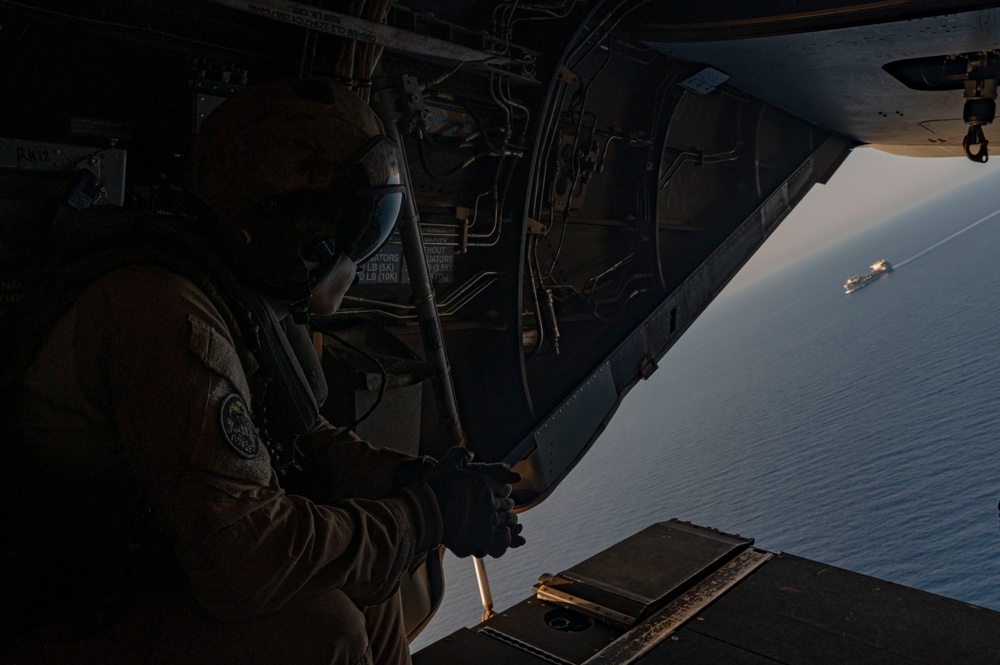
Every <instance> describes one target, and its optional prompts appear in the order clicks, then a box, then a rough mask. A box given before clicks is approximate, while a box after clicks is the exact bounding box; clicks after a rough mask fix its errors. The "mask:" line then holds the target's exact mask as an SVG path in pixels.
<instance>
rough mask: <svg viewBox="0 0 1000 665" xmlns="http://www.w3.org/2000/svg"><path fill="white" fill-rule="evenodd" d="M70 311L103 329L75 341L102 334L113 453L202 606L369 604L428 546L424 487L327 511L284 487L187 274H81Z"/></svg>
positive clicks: (268, 609) (234, 610) (436, 516)
mask: <svg viewBox="0 0 1000 665" xmlns="http://www.w3.org/2000/svg"><path fill="white" fill-rule="evenodd" d="M80 305H81V306H80V308H79V312H80V314H79V317H80V318H78V326H82V327H83V328H86V327H87V326H90V327H91V328H93V329H104V333H105V334H103V335H88V334H87V331H86V330H81V331H80V332H81V333H82V334H81V335H80V336H79V338H80V339H86V338H90V339H103V340H106V344H105V348H103V349H95V350H94V351H93V352H92V353H91V354H90V357H91V358H94V359H97V360H98V361H99V362H98V364H99V365H100V367H103V368H104V371H105V372H106V383H107V385H108V386H109V390H110V395H111V396H110V404H111V408H112V409H113V414H114V420H115V422H116V424H117V426H118V428H119V430H120V436H121V441H122V444H123V447H124V448H125V453H126V455H127V457H128V459H129V462H130V464H131V466H132V468H133V469H134V470H135V472H136V473H137V475H138V476H139V479H140V481H141V482H142V483H143V484H144V486H145V487H146V489H147V491H148V492H149V495H150V498H151V500H152V503H153V506H154V510H155V511H156V513H157V515H158V516H159V518H160V519H161V520H162V521H163V522H164V523H165V524H166V526H167V528H168V529H169V531H170V532H171V534H172V536H173V539H174V543H175V549H176V553H177V556H178V558H179V560H180V562H181V564H182V565H183V566H184V568H185V570H186V572H187V573H188V575H189V577H190V579H191V582H192V584H193V588H194V591H195V594H196V596H197V597H198V598H199V600H200V602H201V603H202V605H203V606H204V608H205V609H206V610H208V611H209V612H211V613H212V614H214V615H216V616H218V617H219V618H222V619H234V620H239V619H247V618H251V617H255V616H261V615H266V614H270V613H273V612H275V611H277V610H279V609H280V608H281V607H282V606H283V605H285V604H286V603H287V602H289V601H291V600H293V599H295V598H300V597H307V596H310V595H313V594H316V593H319V592H321V591H325V590H327V589H329V588H330V587H335V588H338V589H340V590H342V591H343V592H344V593H345V594H346V595H347V596H348V597H350V598H351V599H352V600H354V601H355V602H357V603H358V604H374V603H378V602H381V601H382V600H383V599H385V598H387V597H388V596H389V595H390V594H391V593H392V592H393V591H394V589H395V587H396V584H397V581H398V578H399V576H400V574H401V573H402V572H403V570H404V569H405V567H406V566H407V565H408V564H409V562H410V561H411V559H412V557H413V555H414V553H417V552H420V551H424V550H427V549H430V548H431V547H434V546H436V545H437V544H438V543H439V542H440V539H441V531H442V527H441V516H440V512H439V511H438V507H437V503H436V501H435V498H434V495H433V493H432V492H431V491H430V489H429V488H427V487H426V486H417V487H414V488H409V489H408V490H406V491H404V492H402V493H401V494H400V495H399V496H397V497H393V498H386V499H382V500H365V499H355V500H348V501H341V502H338V503H336V504H334V505H320V504H317V503H314V502H312V501H310V500H309V499H306V498H304V497H300V496H290V495H287V494H285V492H284V491H283V489H282V488H281V487H280V485H279V483H278V480H277V477H276V474H275V473H274V471H273V470H272V468H271V465H270V461H269V458H268V454H267V451H266V450H265V448H264V446H263V445H262V444H261V443H260V441H259V440H258V437H257V433H256V430H255V429H254V428H253V425H252V422H251V421H250V418H251V416H250V411H249V407H248V405H249V403H250V394H249V389H248V387H247V381H246V377H245V376H244V375H243V370H242V367H241V365H240V363H239V360H238V357H237V355H236V352H235V349H234V345H233V342H232V338H231V337H230V333H229V331H228V329H227V327H226V326H225V324H224V322H223V321H222V319H221V317H220V316H219V314H218V312H217V311H216V310H215V308H214V307H213V306H212V304H211V302H210V301H209V300H208V299H207V298H206V297H205V296H204V295H203V294H202V293H201V292H200V291H199V290H198V289H197V288H195V287H194V285H193V284H191V283H190V282H188V281H187V280H185V279H183V278H181V277H179V276H176V275H174V274H172V273H170V272H168V271H166V270H163V269H159V268H153V267H136V268H130V269H126V270H123V271H118V272H117V273H114V274H113V275H112V276H109V277H106V278H103V279H102V280H98V281H97V282H95V283H94V284H93V285H92V286H91V287H90V289H88V291H87V292H86V293H85V294H84V295H83V296H82V297H81V299H80ZM108 329H110V331H111V333H110V334H108V333H107V330H108ZM101 357H103V362H100V360H102V358H101ZM100 367H95V368H91V369H93V370H94V371H100Z"/></svg>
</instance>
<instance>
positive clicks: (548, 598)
mask: <svg viewBox="0 0 1000 665" xmlns="http://www.w3.org/2000/svg"><path fill="white" fill-rule="evenodd" d="M569 584H572V580H568V579H566V578H565V577H560V576H559V575H550V574H549V573H545V574H543V575H542V576H541V577H539V578H538V583H537V584H535V586H533V587H532V592H533V593H534V595H535V597H536V598H538V599H539V600H543V601H545V602H548V603H552V604H553V605H558V606H560V607H565V608H566V609H570V610H576V611H578V612H581V613H582V614H587V615H589V616H592V617H595V618H597V619H600V620H602V621H605V622H607V623H611V624H613V625H616V626H621V627H622V628H629V627H630V626H632V625H633V624H635V621H636V617H633V616H629V615H628V614H624V613H622V612H618V611H616V610H612V609H609V608H607V607H604V606H603V605H598V604H597V603H594V602H591V601H589V600H584V599H583V598H580V597H578V596H574V595H573V594H571V593H569V592H567V591H566V590H564V589H560V588H559V587H565V586H567V585H569Z"/></svg>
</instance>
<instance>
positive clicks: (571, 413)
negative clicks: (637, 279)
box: [507, 137, 852, 509]
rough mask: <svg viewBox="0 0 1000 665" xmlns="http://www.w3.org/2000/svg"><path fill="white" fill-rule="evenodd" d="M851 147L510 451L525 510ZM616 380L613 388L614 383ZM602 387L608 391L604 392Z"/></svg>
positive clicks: (750, 228) (743, 232)
mask: <svg viewBox="0 0 1000 665" xmlns="http://www.w3.org/2000/svg"><path fill="white" fill-rule="evenodd" d="M851 147H852V144H851V143H850V142H848V141H845V140H843V139H841V138H839V137H829V138H828V139H827V140H826V141H825V142H824V143H823V144H822V145H821V146H820V147H819V148H818V149H817V150H816V152H815V153H814V154H813V155H811V156H810V158H809V159H807V160H806V161H805V162H804V163H803V164H802V165H801V166H800V167H799V168H798V169H797V170H796V171H795V172H794V173H792V175H791V176H790V177H789V178H788V180H787V181H785V182H784V183H782V185H781V186H780V187H778V188H777V189H776V190H775V192H774V193H773V194H772V195H771V196H770V197H769V198H768V199H767V200H765V201H764V202H763V203H762V204H761V205H760V207H759V208H758V209H757V210H755V211H754V212H753V213H752V214H751V215H750V216H749V217H748V218H747V219H746V221H744V222H743V223H742V224H741V225H740V226H739V227H738V228H737V229H736V230H735V231H734V232H733V233H732V234H731V235H730V236H729V237H728V238H727V239H726V240H725V241H724V242H723V243H722V244H721V246H719V247H718V248H717V249H716V250H715V251H714V252H713V253H712V254H711V255H710V256H709V257H708V258H707V259H706V260H705V261H704V262H703V263H702V264H701V265H700V266H699V267H698V268H697V269H696V270H695V271H694V272H693V273H692V274H691V275H690V276H689V277H688V278H687V279H686V280H685V281H684V282H683V283H682V284H681V285H680V286H679V287H678V288H677V289H676V290H675V291H674V292H673V293H672V294H671V295H670V296H668V297H666V298H665V299H664V300H663V301H662V302H661V303H660V304H659V305H658V306H657V307H656V308H655V310H654V311H653V313H652V314H651V315H650V316H649V317H648V318H647V320H646V321H645V322H644V323H642V324H641V325H639V326H638V327H637V328H636V330H635V331H634V332H633V333H632V334H631V335H630V336H629V337H628V338H627V339H626V340H625V341H624V342H622V343H621V344H620V345H619V346H618V348H617V349H616V350H615V351H614V352H613V353H612V355H611V356H610V357H609V360H608V362H606V363H605V364H602V365H601V366H600V368H599V369H598V370H597V371H596V372H595V373H594V374H592V375H591V376H590V377H589V378H588V379H587V381H586V382H584V384H583V385H581V386H580V387H579V388H577V389H576V390H574V391H573V393H572V395H571V397H569V398H568V399H567V400H566V401H565V402H563V404H562V405H560V406H559V408H558V409H557V410H556V411H555V412H554V413H553V414H552V415H551V416H550V417H549V418H548V419H547V420H545V421H544V422H543V424H542V425H540V426H539V427H538V428H537V429H536V430H535V431H534V433H533V435H532V436H531V437H529V438H528V439H526V440H525V441H524V442H522V443H521V445H520V446H519V447H518V448H516V449H514V451H512V453H511V454H510V456H509V457H508V459H507V461H509V462H510V463H512V464H516V467H515V468H516V469H517V471H518V472H519V473H521V474H522V475H523V476H524V480H523V481H522V482H521V483H520V484H519V485H518V486H517V487H516V491H515V499H516V501H517V503H518V505H519V506H520V507H521V508H522V509H527V508H529V507H531V506H533V505H535V504H537V503H538V502H539V501H541V500H542V499H544V498H545V497H546V496H548V495H549V494H550V493H551V492H552V490H553V489H555V487H556V485H557V483H558V481H560V480H562V478H564V477H565V476H566V475H567V474H568V473H569V472H570V471H571V470H572V468H573V467H574V466H575V465H576V463H577V462H579V460H580V459H582V457H583V455H584V454H585V453H586V451H587V450H588V449H589V447H590V446H591V445H592V444H593V442H594V441H595V440H596V439H597V437H598V436H599V435H600V433H601V432H603V430H604V428H605V427H606V425H607V423H608V422H609V421H610V419H611V417H612V416H613V415H614V412H615V411H616V410H617V408H618V405H619V404H620V403H621V400H622V399H623V398H624V397H625V395H626V394H627V392H628V391H629V390H631V388H632V387H633V386H634V385H635V384H636V383H637V382H638V381H639V380H640V379H645V378H649V376H650V375H651V374H652V372H653V371H655V369H656V361H657V360H659V359H660V358H662V357H663V356H664V355H665V354H666V353H667V351H668V350H669V348H670V347H671V346H672V345H673V344H674V343H675V342H676V341H677V340H678V339H679V338H680V336H681V335H682V334H683V333H684V331H685V330H687V328H688V327H689V326H690V325H691V324H692V323H694V321H695V319H696V318H697V317H698V316H699V315H700V314H701V313H702V312H703V311H704V310H705V308H707V307H708V305H709V304H711V302H712V300H713V299H714V298H715V296H716V295H718V293H720V292H721V291H722V289H723V288H724V287H725V285H726V284H727V283H728V282H729V280H730V279H732V277H733V276H735V274H736V273H737V272H738V270H739V268H740V267H741V266H742V265H743V264H744V263H745V262H746V261H747V260H748V259H749V257H750V256H751V255H752V254H753V252H754V251H756V249H757V248H758V247H760V245H761V244H762V243H763V242H764V241H765V240H766V238H767V237H768V236H769V235H770V234H771V233H772V232H773V231H774V230H775V229H776V228H777V225H778V224H779V223H780V222H781V220H782V219H784V217H785V216H786V215H787V214H788V213H789V212H790V211H791V210H792V208H793V207H794V206H795V205H796V204H797V203H798V202H799V201H800V200H801V199H802V198H803V197H804V196H805V195H806V193H807V192H808V191H809V189H810V188H811V187H812V186H813V184H815V183H816V182H818V181H820V180H821V179H822V180H825V179H826V178H827V177H829V175H830V173H832V171H833V170H835V169H836V168H837V166H839V165H840V163H841V162H842V161H843V159H844V158H845V157H846V155H847V153H848V152H849V150H850V149H851ZM611 377H613V383H612V384H609V379H610V378H611ZM597 386H608V387H607V388H602V389H598V388H597ZM598 390H600V391H601V394H603V395H604V397H602V398H598V399H596V400H595V399H594V398H593V397H592V395H594V394H595V392H597V391H598ZM615 397H616V399H615ZM578 400H579V401H578ZM578 404H580V405H582V408H583V413H586V414H587V415H586V417H585V418H579V417H575V416H576V415H577V409H578V408H579V407H577V406H576V405H578ZM564 411H565V413H566V415H565V416H564ZM597 421H600V425H599V427H597V428H594V427H593V423H594V422H597ZM557 425H558V426H557ZM550 427H551V430H550Z"/></svg>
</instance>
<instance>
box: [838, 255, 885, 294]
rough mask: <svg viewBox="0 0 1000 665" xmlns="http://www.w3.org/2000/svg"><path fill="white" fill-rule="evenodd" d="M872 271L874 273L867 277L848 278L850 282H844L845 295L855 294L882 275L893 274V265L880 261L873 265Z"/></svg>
mask: <svg viewBox="0 0 1000 665" xmlns="http://www.w3.org/2000/svg"><path fill="white" fill-rule="evenodd" d="M871 270H872V271H871V272H870V273H868V274H867V275H859V276H856V277H850V278H848V280H847V281H846V282H844V293H853V292H854V291H857V290H858V289H860V288H862V287H865V286H868V285H869V284H871V283H872V282H873V281H875V280H876V279H878V278H879V277H880V276H881V275H883V274H885V273H887V272H892V265H891V264H890V263H889V262H888V261H886V260H885V259H879V260H878V261H876V262H875V263H873V264H872V265H871Z"/></svg>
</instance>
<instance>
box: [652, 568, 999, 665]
mask: <svg viewBox="0 0 1000 665" xmlns="http://www.w3.org/2000/svg"><path fill="white" fill-rule="evenodd" d="M688 633H697V634H699V635H701V636H703V637H705V638H709V640H708V641H704V640H699V641H698V642H697V643H699V644H705V645H710V644H711V642H712V641H715V642H718V643H721V644H726V645H728V646H729V647H732V648H738V649H740V650H742V651H745V652H746V653H747V654H751V655H752V658H751V656H747V657H748V658H750V660H747V661H742V660H730V659H729V657H727V658H726V659H724V660H721V661H711V660H706V656H705V655H704V654H702V653H699V652H698V651H697V649H695V648H694V647H693V646H691V645H690V644H687V642H692V643H694V640H693V638H691V637H690V636H689V635H688ZM677 637H678V638H679V639H677V640H673V639H667V640H666V641H665V642H663V643H662V644H661V645H659V646H658V647H657V649H655V650H654V651H653V652H652V653H650V654H649V656H647V657H646V658H643V659H642V660H641V661H639V662H640V663H641V664H642V665H659V664H661V663H677V664H678V665H688V664H691V663H704V662H749V663H757V662H770V660H773V661H775V662H780V663H785V664H787V665H798V664H800V663H801V664H805V663H809V664H810V665H825V664H830V665H833V664H836V665H842V664H844V663H851V665H867V664H872V665H874V664H875V663H878V664H880V665H890V664H891V665H915V664H921V665H944V664H950V663H956V664H959V663H960V664H961V665H979V664H982V665H996V664H997V663H1000V613H998V612H994V611H992V610H987V609H983V608H980V607H975V606H972V605H968V604H966V603H962V602H959V601H956V600H951V599H949V598H944V597H942V596H937V595H934V594H931V593H927V592H925V591H918V590H916V589H911V588H909V587H904V586H901V585H898V584H893V583H890V582H885V581H883V580H878V579H875V578H872V577H868V576H866V575H860V574H858V573H853V572H850V571H847V570H843V569H840V568H834V567H832V566H828V565H825V564H821V563H816V562H814V561H809V560H807V559H802V558H799V557H795V556H791V555H787V554H783V555H780V556H777V557H775V558H774V559H772V560H771V561H769V562H768V563H766V564H765V565H764V566H762V567H761V568H760V569H759V570H757V571H756V572H755V573H754V574H753V575H751V576H750V577H748V578H747V579H745V580H744V581H743V582H742V583H741V584H740V585H739V586H737V587H736V588H734V589H733V590H731V591H730V592H729V593H728V594H726V595H725V596H723V597H722V598H721V599H719V600H718V601H716V603H715V604H713V605H711V606H710V607H708V608H707V609H706V610H705V611H704V612H702V613H701V614H700V615H699V616H698V618H697V619H696V620H695V621H692V622H690V623H688V624H687V626H686V627H685V629H684V631H681V632H679V633H678V634H677ZM705 648H707V649H715V648H717V647H716V646H706V647H705ZM754 658H763V659H765V660H763V661H759V660H754ZM767 659H770V660H767Z"/></svg>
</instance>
